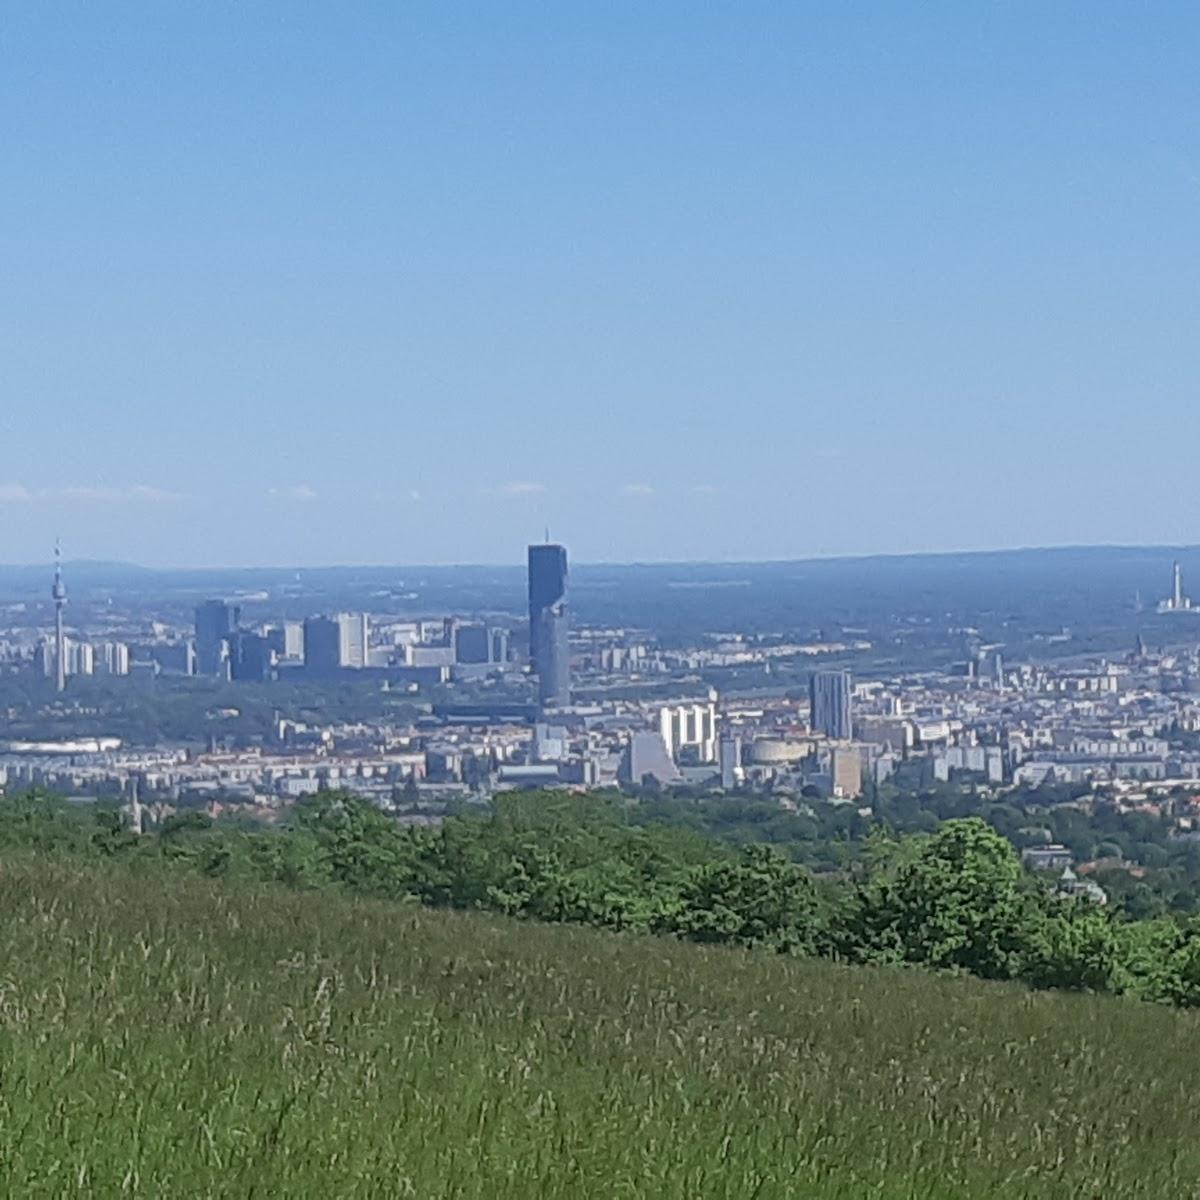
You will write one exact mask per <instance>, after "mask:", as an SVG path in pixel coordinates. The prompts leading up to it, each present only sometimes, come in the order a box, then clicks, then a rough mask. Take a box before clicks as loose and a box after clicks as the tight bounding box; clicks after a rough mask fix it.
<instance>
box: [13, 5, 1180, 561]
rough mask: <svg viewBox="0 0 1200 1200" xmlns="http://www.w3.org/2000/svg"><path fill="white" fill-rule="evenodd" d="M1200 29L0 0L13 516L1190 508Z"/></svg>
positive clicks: (705, 520)
mask: <svg viewBox="0 0 1200 1200" xmlns="http://www.w3.org/2000/svg"><path fill="white" fill-rule="evenodd" d="M1198 46H1200V14H1198V13H1197V11H1196V9H1195V8H1194V6H1190V5H1184V4H1181V3H1164V4H1158V5H1155V6H1154V7H1153V8H1152V9H1149V8H1146V7H1144V6H1131V5H1128V4H1121V3H1103V2H1101V3H1097V4H1092V5H1088V6H1086V7H1085V8H1084V7H1081V8H1078V9H1070V8H1054V9H1052V8H1047V7H1046V6H1044V5H1031V4H1015V5H1005V6H972V5H933V6H908V5H901V6H874V7H872V6H841V7H834V8H831V7H830V6H827V5H817V4H803V3H802V4H796V5H786V6H775V5H770V4H768V5H763V6H754V7H752V8H750V9H747V8H746V7H745V6H742V5H736V6H734V5H730V6H720V5H717V6H703V7H697V6H695V5H686V4H680V3H673V2H670V0H668V2H667V3H663V4H660V5H654V6H648V7H647V6H636V7H633V6H620V5H617V6H614V7H605V8H602V9H601V8H597V9H588V10H584V9H580V8H577V7H571V6H568V7H566V8H561V9H555V8H553V7H551V8H547V7H546V6H544V5H540V4H530V3H522V2H520V0H515V2H514V3H513V4H511V5H505V6H503V7H502V8H500V7H495V6H490V7H489V6H479V5H469V4H468V5H462V4H454V3H448V4H446V5H441V6H438V7H437V8H436V9H432V10H431V9H424V10H404V9H400V8H397V7H396V6H393V5H388V4H383V3H372V2H367V3H363V4H360V5H356V6H353V8H352V9H350V10H347V11H341V10H339V11H337V12H334V11H332V10H321V9H319V8H317V9H313V8H305V7H298V6H287V7H286V8H278V7H276V6H270V5H268V6H266V7H262V8H248V7H244V6H240V7H227V6H216V5H204V6H200V7H185V6H155V5H147V4H144V3H133V2H128V0H126V2H121V0H116V2H114V3H112V4H106V5H103V6H82V7H80V6H71V7H69V8H63V7H61V6H59V5H57V4H54V3H47V4H39V5H25V6H10V7H9V9H8V11H7V13H6V22H5V37H4V40H3V44H2V45H0V101H2V103H0V135H3V137H4V143H5V146H6V157H5V188H4V189H3V192H2V193H0V215H2V216H3V220H0V254H2V255H3V260H4V263H5V275H6V284H7V286H6V288H5V297H4V300H3V302H2V303H3V322H2V324H3V328H4V331H5V332H4V334H3V336H0V386H2V387H3V392H4V396H5V400H6V402H5V404H4V405H2V406H0V442H2V444H3V446H4V452H5V461H4V464H3V466H2V467H0V559H8V560H25V561H30V560H36V559H40V558H42V557H43V556H44V555H46V554H47V553H48V552H49V548H50V547H51V546H52V545H53V541H54V538H55V536H61V537H62V539H63V542H64V545H65V546H66V547H67V548H68V550H69V552H70V553H72V554H73V555H76V554H78V553H79V552H80V551H85V552H86V554H87V556H88V557H92V558H105V559H127V560H133V561H138V562H146V563H152V564H165V563H170V562H180V561H193V562H211V563H216V562H222V563H228V564H238V563H246V564H249V563H253V562H261V561H264V560H270V561H275V562H286V563H289V564H293V565H299V566H301V567H303V566H307V565H312V564H314V563H319V562H327V561H329V560H330V559H333V558H343V559H347V560H354V561H360V562H396V561H410V562H417V561H425V562H433V561H443V562H449V561H455V562H464V561H465V562H486V561H489V560H490V561H496V560H500V561H508V560H509V557H510V556H509V552H508V547H512V548H513V550H514V551H518V548H520V547H523V546H524V544H525V543H526V542H527V541H529V540H533V539H536V538H538V537H540V536H541V531H542V529H543V527H544V526H546V525H547V524H548V525H549V526H550V528H551V532H552V534H553V536H554V537H555V538H556V539H557V540H561V541H563V542H564V543H565V544H567V545H568V546H570V547H571V550H572V555H573V557H574V558H575V559H576V560H578V561H655V560H681V561H703V560H734V561H742V560H753V561H779V560H795V559H805V558H810V557H814V556H829V555H836V556H859V555H864V554H897V553H899V554H904V553H914V552H945V551H949V550H951V549H953V548H955V547H961V546H971V547H975V548H979V549H982V550H986V549H998V548H1003V547H1009V546H1013V545H1047V544H1048V545H1061V544H1087V543H1095V542H1116V543H1146V542H1193V541H1196V540H1197V539H1198V538H1200V528H1198V527H1197V523H1196V520H1195V517H1194V515H1193V513H1192V509H1191V504H1190V497H1189V488H1188V483H1189V480H1190V477H1191V471H1192V461H1191V458H1192V450H1191V447H1192V446H1193V445H1194V444H1195V443H1196V442H1197V440H1198V439H1200V405H1198V404H1196V402H1195V386H1196V379H1197V378H1198V377H1200V339H1197V338H1196V336H1195V331H1196V328H1197V324H1198V321H1200V292H1198V290H1197V287H1196V282H1195V281H1196V279H1197V278H1200V237H1198V235H1197V222H1196V211H1197V202H1198V201H1200V131H1198V129H1197V126H1196V124H1195V122H1194V121H1193V120H1192V118H1191V117H1190V116H1189V114H1191V113H1194V112H1195V111H1197V108H1198V107H1200V74H1197V72H1196V70H1195V51H1196V48H1197V47H1198ZM1151 470H1152V472H1153V478H1152V480H1151V485H1150V486H1147V483H1146V480H1145V476H1146V475H1147V473H1148V472H1149V471H1151Z"/></svg>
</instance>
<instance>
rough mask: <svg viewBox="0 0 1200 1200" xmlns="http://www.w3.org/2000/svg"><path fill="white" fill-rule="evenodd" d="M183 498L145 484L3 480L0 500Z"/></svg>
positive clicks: (151, 501)
mask: <svg viewBox="0 0 1200 1200" xmlns="http://www.w3.org/2000/svg"><path fill="white" fill-rule="evenodd" d="M183 498H184V497H183V496H182V495H180V493H179V492H169V491H167V490H166V489H165V488H158V487H150V486H149V485H147V484H144V483H135V484H130V485H128V486H126V487H93V486H89V485H68V486H65V487H50V488H29V487H26V486H25V485H24V484H23V483H0V503H5V502H7V503H15V504H175V503H177V502H178V501H180V500H182V499H183Z"/></svg>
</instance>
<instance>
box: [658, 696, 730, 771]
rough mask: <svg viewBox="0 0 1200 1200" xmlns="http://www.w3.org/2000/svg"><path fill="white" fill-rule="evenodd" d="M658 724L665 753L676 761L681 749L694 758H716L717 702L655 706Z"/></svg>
mask: <svg viewBox="0 0 1200 1200" xmlns="http://www.w3.org/2000/svg"><path fill="white" fill-rule="evenodd" d="M658 727H659V732H660V733H661V734H662V738H663V741H664V742H665V743H666V746H667V753H668V754H669V755H671V757H672V758H674V759H675V760H676V761H677V762H678V761H679V758H680V754H681V753H682V752H690V753H691V755H692V756H693V757H694V759H695V761H696V762H702V763H710V762H716V761H717V706H716V703H715V701H712V700H710V701H709V702H708V703H707V704H676V705H673V706H667V707H663V708H660V709H659V710H658Z"/></svg>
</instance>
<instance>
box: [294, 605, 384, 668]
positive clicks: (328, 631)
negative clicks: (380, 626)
mask: <svg viewBox="0 0 1200 1200" xmlns="http://www.w3.org/2000/svg"><path fill="white" fill-rule="evenodd" d="M369 642H370V621H369V619H368V617H367V614H366V613H338V614H337V615H336V616H332V617H309V618H308V619H307V620H306V621H305V622H304V665H305V667H306V668H307V669H308V670H309V671H315V672H317V673H318V674H328V673H330V672H332V671H339V670H344V669H348V668H351V669H357V668H361V667H365V666H366V665H367V647H368V645H369Z"/></svg>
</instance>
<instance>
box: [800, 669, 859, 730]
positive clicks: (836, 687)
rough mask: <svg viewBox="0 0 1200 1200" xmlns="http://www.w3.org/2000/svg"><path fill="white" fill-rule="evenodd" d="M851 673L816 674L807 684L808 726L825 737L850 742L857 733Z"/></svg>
mask: <svg viewBox="0 0 1200 1200" xmlns="http://www.w3.org/2000/svg"><path fill="white" fill-rule="evenodd" d="M851 686H852V685H851V682H850V672H849V671H816V672H814V674H813V677H812V679H811V680H809V684H808V701H809V724H810V725H811V726H812V729H813V731H814V732H816V733H823V734H824V735H825V736H826V737H831V738H840V739H849V738H850V737H851V736H852V735H853V732H854V728H853V713H852V711H851V706H850V691H851Z"/></svg>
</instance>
